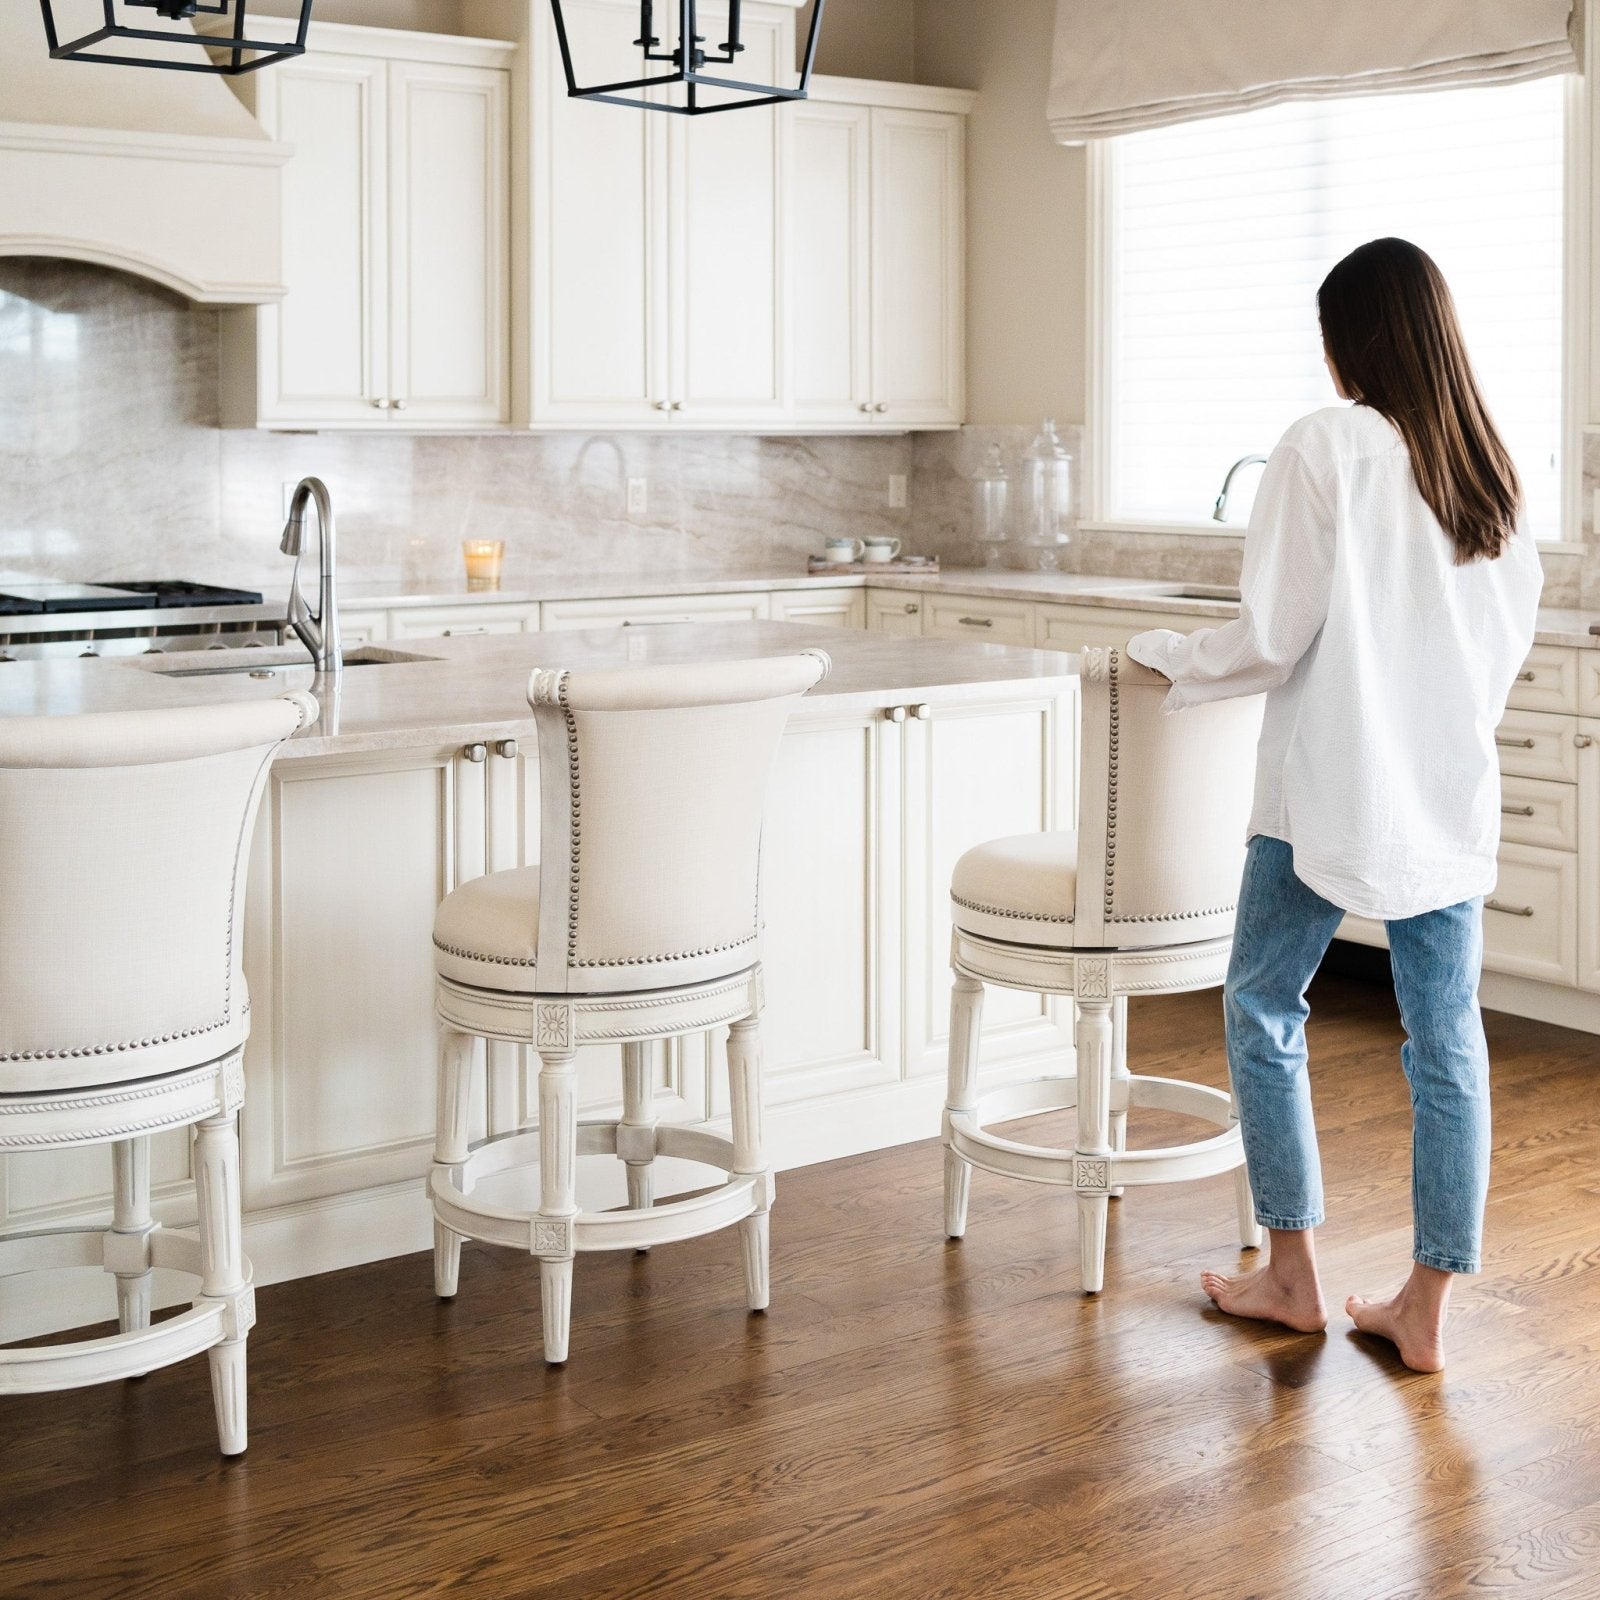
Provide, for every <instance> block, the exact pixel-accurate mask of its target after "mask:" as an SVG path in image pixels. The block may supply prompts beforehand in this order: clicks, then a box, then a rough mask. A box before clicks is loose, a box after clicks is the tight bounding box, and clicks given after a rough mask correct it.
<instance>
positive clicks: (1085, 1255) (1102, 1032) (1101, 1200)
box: [1073, 997, 1112, 1294]
mask: <svg viewBox="0 0 1600 1600" xmlns="http://www.w3.org/2000/svg"><path fill="white" fill-rule="evenodd" d="M1111 1004H1112V1003H1111V1001H1110V1000H1085V999H1083V998H1081V997H1080V998H1079V999H1078V1002H1077V1006H1078V1016H1077V1028H1076V1044H1077V1053H1078V1144H1077V1149H1076V1151H1075V1152H1074V1155H1073V1182H1074V1187H1075V1188H1076V1189H1077V1191H1078V1258H1079V1267H1080V1271H1081V1273H1082V1280H1083V1292H1084V1293H1085V1294H1098V1293H1099V1292H1100V1289H1101V1287H1102V1285H1103V1283H1104V1281H1105V1264H1106V1202H1107V1192H1106V1191H1107V1178H1108V1175H1109V1157H1110V1156H1111V1058H1112V1044H1111Z"/></svg>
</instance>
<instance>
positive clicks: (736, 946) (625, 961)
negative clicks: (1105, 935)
mask: <svg viewBox="0 0 1600 1600" xmlns="http://www.w3.org/2000/svg"><path fill="white" fill-rule="evenodd" d="M1069 920H1070V919H1069ZM755 942H756V935H755V934H753V933H752V934H751V935H750V936H749V938H747V939H735V940H734V941H733V942H732V943H731V944H712V945H707V946H706V947H705V948H704V949H702V950H674V951H671V952H670V953H669V954H667V955H660V956H615V957H612V958H609V959H607V960H603V961H573V962H570V963H569V965H571V966H574V967H643V966H649V965H651V964H652V963H654V962H659V961H692V960H694V959H695V958H696V957H698V956H719V955H723V954H725V953H726V952H727V951H729V950H742V949H743V948H744V947H745V946H746V945H748V944H754V943H755ZM433 948H434V949H435V950H438V951H441V952H443V954H445V955H447V956H458V957H459V958H460V959H461V960H463V961H482V962H485V963H486V964H488V965H489V966H494V967H533V966H537V965H538V962H537V961H536V960H533V959H530V958H528V957H526V956H494V955H489V954H488V953H487V952H484V951H480V950H465V949H463V948H462V947H461V946H460V945H454V944H446V943H445V942H444V941H443V940H442V939H438V938H435V939H434V941H433Z"/></svg>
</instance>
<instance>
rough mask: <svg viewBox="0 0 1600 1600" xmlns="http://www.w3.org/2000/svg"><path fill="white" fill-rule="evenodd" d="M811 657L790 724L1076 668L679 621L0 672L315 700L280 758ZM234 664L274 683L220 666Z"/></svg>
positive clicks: (205, 694)
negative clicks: (551, 694)
mask: <svg viewBox="0 0 1600 1600" xmlns="http://www.w3.org/2000/svg"><path fill="white" fill-rule="evenodd" d="M819 648H820V649H823V650H826V651H827V652H828V654H829V655H830V656H831V657H832V658H833V671H832V672H831V673H830V674H829V675H828V677H827V678H826V679H824V680H823V682H822V683H821V684H820V685H819V686H818V687H817V688H816V689H815V690H814V691H813V692H812V693H811V694H810V695H809V696H808V697H807V698H806V700H805V701H804V702H802V704H801V707H800V709H799V711H798V712H797V713H796V714H797V715H798V716H804V717H812V716H818V717H825V716H837V715H859V714H860V713H861V712H863V711H872V710H876V709H879V708H884V707H890V706H896V705H914V704H916V703H917V702H918V701H922V700H927V701H932V702H935V703H936V704H939V705H950V704H956V703H960V702H962V701H970V700H977V699H982V698H984V697H985V696H987V695H991V694H993V693H994V692H995V691H996V690H997V689H1000V688H1005V689H1007V690H1009V691H1014V692H1021V693H1030V692H1031V693H1058V692H1060V691H1062V690H1063V689H1065V688H1067V687H1068V686H1069V685H1071V684H1072V682H1073V681H1074V679H1075V676H1076V672H1077V658H1076V657H1075V656H1072V655H1068V654H1064V653H1062V652H1059V651H1048V650H1027V649H1021V648H1014V647H1011V646H1006V645H991V644H972V643H968V642H966V641H958V642H947V641H944V640H938V639H906V638H896V637H893V636H891V635H888V634H871V633H862V632H859V631H856V630H854V629H841V628H819V627H814V626H811V625H809V624H805V623H779V622H737V623H702V624H694V623H687V624H674V625H666V626H662V627H653V628H641V629H631V630H627V631H624V630H622V629H611V628H608V629H594V630H581V631H573V632H566V633H543V634H540V633H526V634H498V635H487V636H484V635H474V636H472V637H468V638H457V639H423V640H418V641H415V642H414V647H413V641H409V640H408V641H406V645H405V647H404V648H401V647H399V646H395V647H392V648H391V647H389V646H371V647H368V648H367V649H364V650H359V651H352V652H350V654H351V655H353V656H358V657H359V656H370V657H372V658H375V659H376V660H377V662H378V664H376V665H358V666H347V667H346V668H345V671H344V673H343V675H342V677H341V679H340V682H339V685H338V687H337V689H336V690H335V689H334V688H333V686H331V685H329V684H327V683H326V682H318V680H317V679H316V676H315V674H314V673H313V671H312V669H311V667H310V666H309V665H306V666H300V665H299V664H298V663H299V662H300V661H303V660H304V659H305V658H304V655H303V653H300V652H298V651H293V650H289V649H283V650H225V651H214V652H206V653H205V654H204V656H200V655H198V653H197V654H193V655H176V654H175V655H168V656H127V657H121V658H106V659H102V660H95V661H84V660H78V659H72V660H60V661H37V662H19V663H16V664H14V665H12V666H9V667H7V668H6V669H5V670H4V672H3V673H0V716H19V715H54V714H63V713H72V712H88V711H124V710H136V709H143V708H148V707H154V706H182V705H202V704H204V705H211V704H216V703H219V702H227V701H237V700H257V699H265V698H268V697H271V696H275V695H281V694H283V693H285V692H286V691H288V690H290V689H309V690H311V692H312V693H314V694H316V695H317V697H318V699H319V700H320V701H321V703H322V707H323V715H322V719H321V721H319V722H318V724H317V725H316V726H315V727H313V728H308V729H306V730H304V731H303V732H302V733H299V734H297V735H295V737H294V738H293V739H291V740H290V741H289V744H288V746H287V748H286V749H285V751H284V756H285V757H310V756H322V755H336V754H338V755H342V754H349V753H354V752H360V751H373V750H395V749H412V748H416V747H417V746H422V745H431V744H441V745H448V744H454V743H462V744H469V743H475V742H479V741H489V740H494V739H529V738H532V737H533V734H534V724H533V714H532V712H531V711H530V710H529V709H528V701H527V684H528V674H529V673H530V672H531V671H532V669H533V668H535V667H566V668H571V669H574V670H580V671H581V670H583V669H585V668H589V669H594V668H604V667H620V666H629V665H638V666H644V665H648V664H650V663H661V662H687V661H707V660H713V661H714V660H729V661H732V660H739V659H741V658H749V657H755V656H772V655H784V654H788V653H790V652H792V651H799V650H807V649H813V650H814V649H819ZM236 664H243V665H245V666H247V667H249V668H251V669H253V670H255V671H259V672H263V673H267V674H270V675H267V676H262V677H252V676H251V675H250V673H249V672H238V673H226V672H218V671H217V670H216V669H218V668H225V667H230V666H234V665H236Z"/></svg>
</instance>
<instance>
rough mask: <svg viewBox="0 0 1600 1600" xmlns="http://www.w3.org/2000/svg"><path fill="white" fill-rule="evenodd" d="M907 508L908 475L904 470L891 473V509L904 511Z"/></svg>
mask: <svg viewBox="0 0 1600 1600" xmlns="http://www.w3.org/2000/svg"><path fill="white" fill-rule="evenodd" d="M905 508H906V475H905V473H903V472H891V473H890V474H889V509H890V510H891V511H904V510H905Z"/></svg>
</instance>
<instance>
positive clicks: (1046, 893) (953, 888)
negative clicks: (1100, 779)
mask: <svg viewBox="0 0 1600 1600" xmlns="http://www.w3.org/2000/svg"><path fill="white" fill-rule="evenodd" d="M1077 898H1078V836H1077V834H1076V833H1021V834H1017V835H1015V836H1014V837H1012V838H1009V839H990V840H988V841H987V842H986V843H984V844H980V845H977V846H975V847H974V848H973V849H971V850H969V851H967V853H966V854H965V855H964V856H962V858H961V859H960V860H959V861H958V862H956V868H955V873H954V874H953V876H952V878H951V881H950V915H951V920H952V921H953V922H954V924H955V926H956V927H958V928H960V929H963V930H964V931H965V932H967V933H974V934H978V935H980V936H981V937H983V938H985V939H1004V940H1006V941H1007V942H1008V943H1011V944H1032V945H1044V946H1046V947H1049V948H1052V949H1070V948H1071V946H1072V943H1073V938H1072V921H1073V914H1074V908H1075V905H1076V902H1077Z"/></svg>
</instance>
